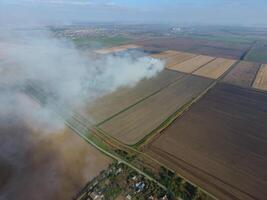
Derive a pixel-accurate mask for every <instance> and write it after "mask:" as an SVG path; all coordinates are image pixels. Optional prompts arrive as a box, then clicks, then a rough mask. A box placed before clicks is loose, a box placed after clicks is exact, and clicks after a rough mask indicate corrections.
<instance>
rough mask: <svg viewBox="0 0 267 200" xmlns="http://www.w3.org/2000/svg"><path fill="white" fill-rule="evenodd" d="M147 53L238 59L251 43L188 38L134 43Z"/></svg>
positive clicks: (156, 39)
mask: <svg viewBox="0 0 267 200" xmlns="http://www.w3.org/2000/svg"><path fill="white" fill-rule="evenodd" d="M135 44H137V45H141V46H143V48H144V49H145V50H147V51H166V50H170V49H171V50H175V51H186V52H190V53H194V54H203V55H208V56H212V57H222V58H229V59H239V58H241V57H242V55H243V54H244V53H245V52H246V51H247V50H248V49H249V47H250V45H251V43H239V42H235V43H233V42H227V41H218V40H217V41H216V40H208V39H200V38H196V37H195V38H194V37H193V38H190V37H182V36H181V37H173V38H170V37H168V38H167V37H166V38H164V37H161V38H154V39H153V38H152V39H147V40H139V41H135Z"/></svg>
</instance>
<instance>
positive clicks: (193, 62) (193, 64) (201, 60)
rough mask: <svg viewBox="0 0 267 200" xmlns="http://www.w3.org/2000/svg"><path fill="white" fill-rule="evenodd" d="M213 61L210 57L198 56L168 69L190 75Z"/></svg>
mask: <svg viewBox="0 0 267 200" xmlns="http://www.w3.org/2000/svg"><path fill="white" fill-rule="evenodd" d="M213 59H214V58H213V57H210V56H202V55H199V56H196V57H194V58H192V59H190V60H186V61H184V62H182V63H179V64H176V65H174V66H172V67H170V69H172V70H176V71H181V72H186V73H192V72H193V71H195V70H197V69H198V68H199V67H201V66H202V65H204V64H206V63H208V62H210V61H211V60H213Z"/></svg>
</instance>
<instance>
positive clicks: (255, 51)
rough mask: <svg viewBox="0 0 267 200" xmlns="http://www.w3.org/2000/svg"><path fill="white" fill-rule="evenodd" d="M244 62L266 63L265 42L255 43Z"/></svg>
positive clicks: (266, 49)
mask: <svg viewBox="0 0 267 200" xmlns="http://www.w3.org/2000/svg"><path fill="white" fill-rule="evenodd" d="M246 60H248V61H253V62H260V63H267V42H266V41H265V42H263V41H260V42H257V43H256V44H255V45H254V46H253V47H252V49H251V50H250V52H249V53H248V55H247V56H246Z"/></svg>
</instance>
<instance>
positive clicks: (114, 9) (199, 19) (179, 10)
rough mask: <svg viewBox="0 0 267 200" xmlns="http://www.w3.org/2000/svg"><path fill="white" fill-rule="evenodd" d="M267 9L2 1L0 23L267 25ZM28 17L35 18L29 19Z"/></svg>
mask: <svg viewBox="0 0 267 200" xmlns="http://www.w3.org/2000/svg"><path fill="white" fill-rule="evenodd" d="M266 7H267V2H266V1H265V0H170V1H164V0H156V1H152V0H145V1H133V0H126V1H123V0H53V1H51V0H1V1H0V24H5V22H7V21H9V22H10V23H11V22H12V23H15V24H16V25H17V26H20V25H21V23H20V22H21V21H23V22H25V20H27V23H28V24H29V23H32V24H36V25H40V22H41V23H43V24H47V23H50V24H51V23H54V24H55V23H59V24H62V23H65V24H69V23H73V22H133V23H182V24H192V23H193V24H195V23H198V24H215V25H245V26H267V22H266V20H265V19H266V18H267V13H266V11H265V10H266ZM47 13H49V15H48V14H47ZM31 15H34V16H35V18H29V16H31ZM122 16H123V17H122ZM36 17H37V19H38V20H37V21H36ZM5 25H7V24H5Z"/></svg>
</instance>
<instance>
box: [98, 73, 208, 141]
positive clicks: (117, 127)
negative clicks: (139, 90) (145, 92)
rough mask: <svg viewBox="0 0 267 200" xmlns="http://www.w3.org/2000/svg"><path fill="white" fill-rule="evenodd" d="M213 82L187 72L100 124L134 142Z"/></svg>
mask: <svg viewBox="0 0 267 200" xmlns="http://www.w3.org/2000/svg"><path fill="white" fill-rule="evenodd" d="M211 82H212V80H210V79H206V78H202V77H197V76H190V75H187V76H185V77H183V78H182V79H179V80H178V81H177V82H175V83H174V84H172V85H170V86H168V87H167V88H165V89H163V90H162V91H160V92H159V93H157V94H155V95H153V96H151V97H150V98H148V99H146V100H145V101H142V102H140V103H139V104H137V105H135V106H133V107H131V108H130V109H128V110H126V111H125V112H123V113H121V114H120V115H118V116H116V117H114V118H112V119H111V120H109V121H107V122H105V123H104V124H102V125H101V126H100V128H101V129H103V130H104V131H106V132H107V133H109V134H111V135H112V136H113V137H115V138H117V139H118V140H120V141H122V142H124V143H126V144H135V143H137V142H138V141H140V140H141V139H142V138H144V137H145V136H146V135H147V134H149V133H151V132H152V131H153V130H154V129H155V128H157V127H158V126H159V125H160V124H161V123H163V122H164V121H165V120H166V119H167V118H168V117H169V116H170V115H171V114H173V113H174V112H175V111H177V110H178V109H179V108H181V107H182V106H183V105H184V104H186V103H187V102H189V101H190V100H192V99H193V98H194V97H196V96H197V95H198V94H199V93H201V92H202V91H203V90H204V89H206V88H207V87H208V86H209V85H210V83H211Z"/></svg>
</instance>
